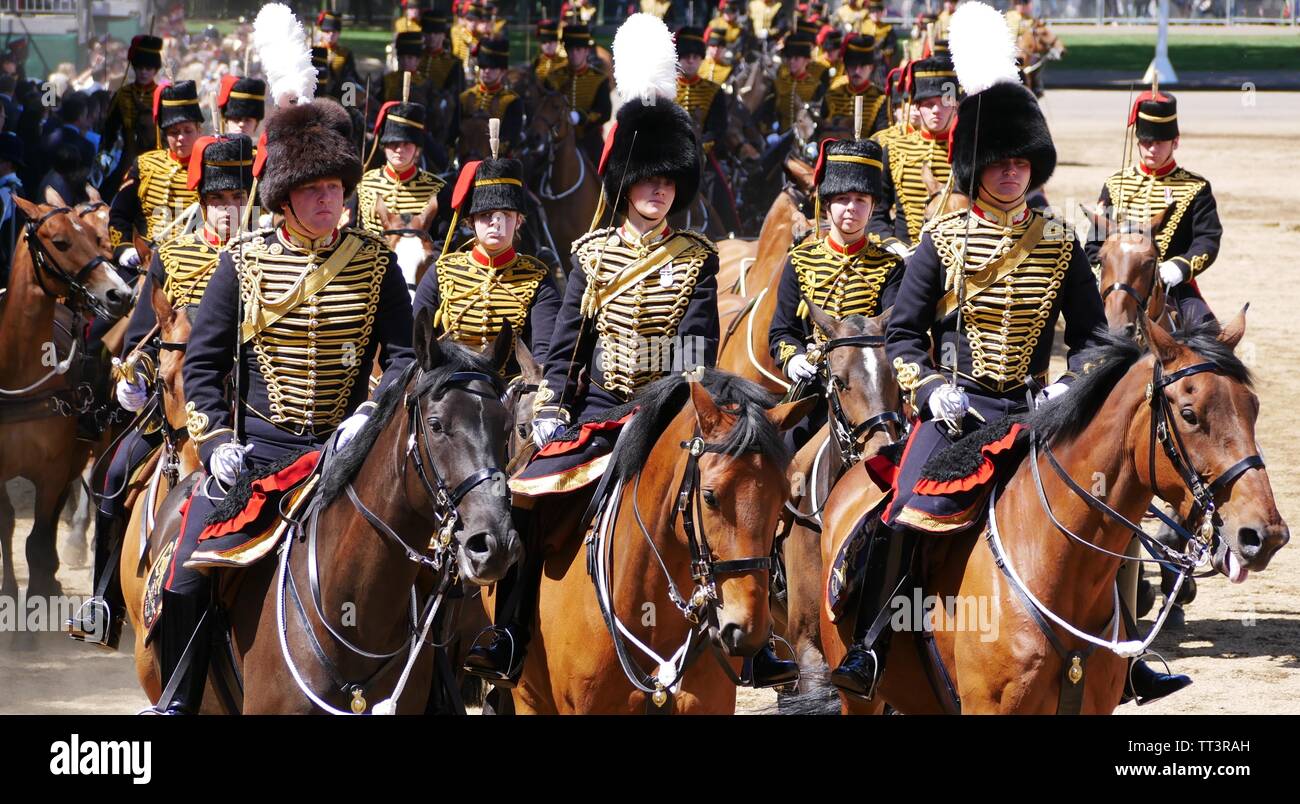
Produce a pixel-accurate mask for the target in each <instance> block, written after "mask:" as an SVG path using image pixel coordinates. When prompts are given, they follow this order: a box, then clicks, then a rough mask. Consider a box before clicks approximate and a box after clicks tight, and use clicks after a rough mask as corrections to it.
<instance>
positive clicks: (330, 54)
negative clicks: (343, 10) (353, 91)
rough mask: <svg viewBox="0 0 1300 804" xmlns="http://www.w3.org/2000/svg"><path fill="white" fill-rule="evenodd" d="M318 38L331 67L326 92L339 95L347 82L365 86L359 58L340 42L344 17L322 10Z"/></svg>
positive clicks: (334, 95)
mask: <svg viewBox="0 0 1300 804" xmlns="http://www.w3.org/2000/svg"><path fill="white" fill-rule="evenodd" d="M316 31H317V39H318V40H319V44H320V45H321V47H324V48H325V63H326V66H327V67H328V68H329V78H328V79H327V80H326V81H324V82H322V83H323V84H325V87H326V89H325V94H327V95H331V96H333V97H338V96H339V95H340V94H341V93H342V92H343V88H344V87H345V86H346V85H347V84H352V85H354V86H357V87H364V86H365V82H364V81H362V80H361V76H360V74H359V73H358V72H357V60H356V57H355V56H354V55H353V53H352V51H351V50H350V49H349V48H347V47H344V46H343V45H341V44H339V37H340V36H341V35H342V34H343V17H342V16H341V15H339V14H336V13H334V12H333V11H322V12H321V13H320V14H319V15H317V17H316Z"/></svg>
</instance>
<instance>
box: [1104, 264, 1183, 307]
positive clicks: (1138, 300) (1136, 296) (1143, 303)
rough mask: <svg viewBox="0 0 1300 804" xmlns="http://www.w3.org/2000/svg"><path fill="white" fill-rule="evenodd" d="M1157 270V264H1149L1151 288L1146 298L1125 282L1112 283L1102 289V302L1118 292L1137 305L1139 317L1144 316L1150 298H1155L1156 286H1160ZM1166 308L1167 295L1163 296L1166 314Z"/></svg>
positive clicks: (1167, 302)
mask: <svg viewBox="0 0 1300 804" xmlns="http://www.w3.org/2000/svg"><path fill="white" fill-rule="evenodd" d="M1158 269H1159V264H1158V263H1157V262H1152V263H1151V287H1150V288H1149V289H1148V290H1147V293H1146V296H1143V295H1142V294H1140V293H1138V291H1137V288H1135V287H1133V286H1132V285H1130V284H1128V283H1127V282H1112V283H1110V284H1109V285H1107V286H1106V287H1105V288H1103V289H1102V291H1101V300H1102V301H1103V302H1104V301H1106V297H1107V296H1109V295H1110V294H1111V293H1113V292H1115V291H1117V290H1118V291H1120V292H1121V293H1123V294H1124V295H1126V296H1128V297H1129V298H1131V299H1132V300H1133V301H1134V303H1135V304H1137V311H1138V314H1139V315H1146V314H1147V305H1148V304H1150V303H1151V298H1152V297H1153V296H1155V293H1156V290H1157V289H1158V286H1159V284H1160V277H1159V275H1158V273H1157V272H1158ZM1168 307H1169V297H1168V294H1166V295H1165V311H1166V312H1168Z"/></svg>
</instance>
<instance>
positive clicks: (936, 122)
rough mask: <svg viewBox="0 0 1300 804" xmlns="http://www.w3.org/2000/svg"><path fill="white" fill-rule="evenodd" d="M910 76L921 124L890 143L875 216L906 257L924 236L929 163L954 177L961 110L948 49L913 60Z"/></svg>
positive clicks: (889, 242)
mask: <svg viewBox="0 0 1300 804" xmlns="http://www.w3.org/2000/svg"><path fill="white" fill-rule="evenodd" d="M910 81H911V83H910V87H911V97H910V100H911V103H912V105H914V106H915V107H916V108H917V109H918V110H919V116H920V120H921V127H920V128H919V129H917V130H915V131H912V132H911V133H909V134H906V135H902V136H896V137H892V138H891V139H890V140H889V141H888V143H887V144H885V147H884V163H885V171H884V183H883V190H882V194H881V203H880V205H879V206H877V207H876V210H875V212H874V214H873V217H872V221H871V232H872V233H873V234H875V235H877V236H878V237H879V238H880V239H881V241H882V242H883V243H884V244H885V247H886V248H888V249H889V250H891V251H893V252H894V253H895V254H898V255H899V256H902V257H906V256H907V255H908V254H909V253H910V249H911V248H912V246H913V244H915V243H916V242H918V241H919V240H920V236H921V225H922V224H923V223H925V211H926V206H927V205H928V203H929V201H930V191H929V189H928V188H927V187H926V185H925V182H924V181H923V180H922V170H923V169H924V168H925V167H927V166H928V167H929V169H930V173H931V174H933V176H934V178H935V180H936V181H938V182H940V183H943V182H946V181H947V180H948V173H949V165H948V137H949V129H950V128H951V127H952V123H953V119H954V116H955V114H956V111H957V105H956V98H957V73H956V72H955V71H954V70H953V66H952V58H951V57H950V56H948V54H947V53H939V54H936V55H934V56H931V57H930V58H928V59H923V60H922V61H918V62H915V63H914V64H912V65H911V70H910Z"/></svg>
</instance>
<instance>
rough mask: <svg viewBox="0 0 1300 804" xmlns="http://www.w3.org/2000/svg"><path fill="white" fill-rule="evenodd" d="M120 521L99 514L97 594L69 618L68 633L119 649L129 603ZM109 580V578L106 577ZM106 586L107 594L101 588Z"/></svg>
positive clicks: (96, 548) (96, 543) (111, 648)
mask: <svg viewBox="0 0 1300 804" xmlns="http://www.w3.org/2000/svg"><path fill="white" fill-rule="evenodd" d="M117 528H118V523H117V520H116V519H115V518H114V517H113V516H112V515H111V514H106V513H105V512H103V511H97V512H96V513H95V574H94V577H93V579H92V581H91V588H92V589H93V590H95V592H96V594H95V596H94V597H91V598H90V599H89V600H87V601H86V602H85V603H83V604H82V605H81V609H80V610H78V611H77V614H76V615H75V616H74V617H72V619H70V620H68V621H67V623H66V625H67V627H68V630H69V632H70V633H69V634H68V636H70V637H72V638H73V639H76V640H80V641H83V642H89V643H91V644H94V645H99V646H100V647H104V648H108V649H109V650H117V646H118V644H119V643H120V642H121V639H122V619H123V616H124V612H125V611H126V604H125V603H124V601H123V599H122V585H121V583H119V582H118V579H117V562H118V556H119V555H120V553H119V548H120V547H121V538H120V536H119V534H118V533H117ZM106 579H107V580H106ZM101 588H102V589H103V594H102V595H101V594H99V590H100V589H101Z"/></svg>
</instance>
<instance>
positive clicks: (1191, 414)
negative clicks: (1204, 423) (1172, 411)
mask: <svg viewBox="0 0 1300 804" xmlns="http://www.w3.org/2000/svg"><path fill="white" fill-rule="evenodd" d="M1179 413H1180V414H1181V415H1182V417H1183V421H1185V422H1187V423H1188V424H1190V425H1193V426H1195V425H1196V412H1195V411H1193V410H1192V409H1191V408H1183V409H1182V410H1180V411H1179Z"/></svg>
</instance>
